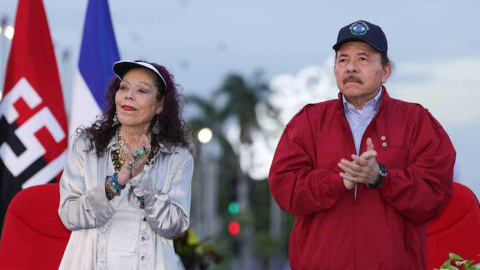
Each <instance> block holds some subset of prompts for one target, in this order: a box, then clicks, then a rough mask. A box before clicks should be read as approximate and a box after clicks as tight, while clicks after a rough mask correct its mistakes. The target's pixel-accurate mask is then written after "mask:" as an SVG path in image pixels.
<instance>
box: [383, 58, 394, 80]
mask: <svg viewBox="0 0 480 270" xmlns="http://www.w3.org/2000/svg"><path fill="white" fill-rule="evenodd" d="M382 69H383V76H382V84H385V83H386V82H387V81H388V78H389V77H390V75H391V74H392V65H391V64H390V63H388V64H387V65H386V66H384V67H383V68H382Z"/></svg>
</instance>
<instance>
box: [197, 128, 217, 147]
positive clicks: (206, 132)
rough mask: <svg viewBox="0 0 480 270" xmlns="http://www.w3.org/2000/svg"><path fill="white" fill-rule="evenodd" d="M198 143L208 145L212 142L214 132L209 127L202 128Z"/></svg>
mask: <svg viewBox="0 0 480 270" xmlns="http://www.w3.org/2000/svg"><path fill="white" fill-rule="evenodd" d="M197 136H198V141H200V142H201V143H203V144H205V143H208V142H210V140H212V136H213V134H212V130H211V129H209V128H207V127H204V128H202V129H201V130H200V131H199V132H198V135H197Z"/></svg>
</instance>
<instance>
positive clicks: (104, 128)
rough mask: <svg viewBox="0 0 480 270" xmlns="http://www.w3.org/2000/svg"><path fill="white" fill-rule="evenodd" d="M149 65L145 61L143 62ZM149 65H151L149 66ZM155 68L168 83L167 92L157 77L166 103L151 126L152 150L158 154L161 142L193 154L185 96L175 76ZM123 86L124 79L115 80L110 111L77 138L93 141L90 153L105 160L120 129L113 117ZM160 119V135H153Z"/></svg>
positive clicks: (108, 97)
mask: <svg viewBox="0 0 480 270" xmlns="http://www.w3.org/2000/svg"><path fill="white" fill-rule="evenodd" d="M142 62H145V61H142ZM146 63H148V62H146ZM150 64H151V65H153V66H154V67H155V68H156V69H157V70H158V72H160V74H162V77H163V78H164V79H165V82H166V84H167V85H166V89H165V86H164V85H163V83H161V82H160V79H159V78H158V77H157V76H155V82H156V85H157V88H158V92H157V96H156V98H157V100H158V101H159V102H160V101H161V100H162V99H164V101H163V111H162V112H161V113H160V114H159V115H156V116H154V117H153V119H152V120H151V122H150V133H151V135H152V141H151V145H152V150H154V151H155V150H157V149H158V147H159V145H160V142H168V143H171V144H174V145H176V146H183V147H186V148H187V149H189V150H190V151H191V144H190V140H189V137H188V136H187V134H186V131H185V122H184V121H183V120H182V116H181V112H182V111H181V109H182V108H181V105H182V104H183V100H182V95H181V94H180V93H179V92H178V90H177V86H176V85H175V82H174V80H173V75H171V74H170V72H168V70H167V69H166V68H165V67H164V66H161V65H158V64H155V63H150ZM140 68H141V67H140ZM119 86H120V79H119V78H118V77H115V78H113V79H112V80H111V82H110V84H109V86H108V88H107V93H106V95H105V104H106V109H105V111H104V112H103V114H102V116H101V117H100V118H99V119H98V120H97V121H96V122H95V123H94V124H93V125H92V126H91V127H80V128H78V129H77V134H86V135H87V138H88V139H89V140H90V149H89V150H90V151H91V150H93V149H95V153H96V154H97V156H103V155H104V154H105V150H106V148H107V146H108V144H109V143H110V140H111V139H112V138H113V136H115V134H116V131H117V129H118V128H119V127H120V125H116V126H113V117H114V115H115V95H116V93H117V91H118V89H119ZM158 117H159V120H158V121H159V123H160V127H161V130H160V133H159V134H158V135H155V134H153V133H152V132H151V131H152V127H153V126H154V125H155V122H156V121H157V118H158Z"/></svg>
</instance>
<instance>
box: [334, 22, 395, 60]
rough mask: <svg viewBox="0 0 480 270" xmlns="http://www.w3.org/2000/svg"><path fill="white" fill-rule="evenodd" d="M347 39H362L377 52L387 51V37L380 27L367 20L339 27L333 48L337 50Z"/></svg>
mask: <svg viewBox="0 0 480 270" xmlns="http://www.w3.org/2000/svg"><path fill="white" fill-rule="evenodd" d="M349 41H362V42H365V43H367V44H368V45H370V46H372V47H373V48H374V49H375V50H377V51H379V52H385V53H386V52H387V51H388V44H387V37H386V36H385V33H384V32H383V31H382V28H380V26H378V25H375V24H373V23H369V22H367V21H356V22H354V23H352V24H349V25H347V26H345V27H343V28H342V29H340V31H339V32H338V37H337V43H335V45H333V49H334V50H335V51H338V49H340V46H342V45H343V44H344V43H346V42H349Z"/></svg>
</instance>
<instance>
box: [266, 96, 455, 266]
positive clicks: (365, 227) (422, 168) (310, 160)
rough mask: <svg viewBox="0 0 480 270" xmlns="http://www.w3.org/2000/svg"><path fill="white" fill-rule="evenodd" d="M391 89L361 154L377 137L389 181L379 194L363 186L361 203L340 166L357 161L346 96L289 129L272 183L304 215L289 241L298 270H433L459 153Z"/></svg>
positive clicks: (311, 108) (425, 115)
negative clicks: (438, 227) (430, 242)
mask: <svg viewBox="0 0 480 270" xmlns="http://www.w3.org/2000/svg"><path fill="white" fill-rule="evenodd" d="M382 91H383V93H382V103H381V107H380V109H379V111H378V113H377V115H376V116H375V118H374V119H373V120H372V121H371V123H370V124H369V126H368V127H367V129H366V131H365V134H364V135H363V138H362V143H361V148H360V153H363V152H364V151H365V150H366V143H365V141H366V139H367V138H368V137H370V138H372V140H373V144H374V146H375V150H376V151H377V152H378V156H377V160H378V162H379V163H381V164H383V165H385V167H386V168H387V172H388V175H387V177H386V178H385V180H384V182H383V183H382V184H381V186H380V187H378V188H377V189H371V188H367V187H366V186H365V185H361V184H360V185H358V188H357V195H356V198H354V190H353V189H352V190H347V189H346V188H345V186H344V184H343V180H342V178H341V177H340V176H339V173H340V172H341V170H340V168H339V167H338V166H337V164H338V163H339V161H340V159H342V158H346V159H349V160H351V155H352V154H356V151H355V144H354V139H353V135H352V132H351V130H350V126H349V124H348V121H347V119H346V117H345V112H344V107H343V104H342V97H341V95H339V99H338V100H330V101H326V102H321V103H317V104H310V105H307V106H305V107H304V108H303V109H302V110H301V111H300V112H299V113H298V114H297V115H296V116H295V117H294V118H293V119H292V120H291V121H290V123H288V125H287V127H286V128H285V131H284V133H283V135H282V138H281V139H280V142H279V144H278V146H277V150H276V152H275V156H274V159H273V163H272V167H271V169H270V175H269V179H268V181H269V184H270V189H271V192H272V194H273V196H274V198H275V200H276V201H277V203H278V205H279V206H280V207H281V208H282V209H283V210H285V211H287V212H289V213H291V214H294V215H295V216H296V219H295V224H294V226H293V229H292V232H291V234H290V243H289V257H290V265H291V267H292V269H294V270H307V269H308V270H327V269H328V270H337V269H338V270H353V269H355V270H367V269H368V270H398V269H425V267H426V248H427V247H426V245H427V244H426V243H427V240H426V237H427V226H426V224H427V222H428V221H430V220H431V219H433V218H435V217H436V216H437V215H438V214H439V213H440V212H441V210H442V209H443V207H444V206H445V204H446V203H447V201H448V199H449V198H450V196H451V193H452V178H453V165H454V163H455V149H454V148H453V146H452V143H451V141H450V139H449V137H448V135H447V133H446V132H445V131H444V129H443V128H442V126H441V125H440V123H438V122H437V120H435V118H434V117H433V116H432V115H431V114H430V113H429V112H428V111H427V110H426V109H424V108H423V107H422V106H421V105H418V104H413V103H407V102H404V101H400V100H396V99H393V98H391V97H389V95H388V94H387V92H386V89H385V88H383V90H382ZM447 255H448V254H445V256H447Z"/></svg>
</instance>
